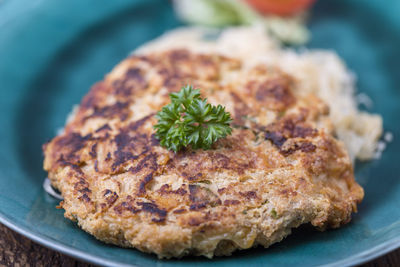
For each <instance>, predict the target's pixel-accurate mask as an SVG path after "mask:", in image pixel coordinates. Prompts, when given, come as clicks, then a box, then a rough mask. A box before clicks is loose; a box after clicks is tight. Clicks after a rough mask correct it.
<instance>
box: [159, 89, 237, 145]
mask: <svg viewBox="0 0 400 267" xmlns="http://www.w3.org/2000/svg"><path fill="white" fill-rule="evenodd" d="M170 99H171V103H170V104H168V105H166V106H164V107H163V108H162V109H161V111H159V112H158V113H157V115H156V118H157V119H158V123H157V124H156V125H155V126H154V129H155V130H156V137H157V138H158V139H159V140H160V144H161V146H163V147H165V148H167V149H169V150H173V151H175V152H178V151H179V150H181V149H182V148H183V147H187V146H191V147H192V148H193V149H200V148H201V149H210V148H211V146H212V144H213V143H215V142H216V141H217V140H218V139H219V138H223V137H226V136H227V135H230V134H231V133H232V128H231V127H230V123H231V121H232V119H231V115H230V114H229V112H226V111H225V108H224V107H223V106H221V105H218V106H213V105H211V104H209V103H207V99H202V98H201V97H200V90H198V89H193V87H192V86H190V85H187V86H185V87H182V89H181V90H180V91H179V92H177V93H172V94H170Z"/></svg>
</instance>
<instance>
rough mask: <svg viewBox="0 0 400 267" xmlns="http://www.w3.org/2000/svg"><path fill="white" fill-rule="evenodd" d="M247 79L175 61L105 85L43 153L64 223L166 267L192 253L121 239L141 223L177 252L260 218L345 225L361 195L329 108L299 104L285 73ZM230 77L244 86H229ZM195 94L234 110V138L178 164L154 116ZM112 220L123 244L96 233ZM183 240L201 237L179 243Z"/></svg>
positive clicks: (143, 65)
mask: <svg viewBox="0 0 400 267" xmlns="http://www.w3.org/2000/svg"><path fill="white" fill-rule="evenodd" d="M241 68H242V67H241V63H240V62H239V61H237V60H234V59H229V58H226V57H222V56H218V55H201V54H193V53H190V52H189V51H186V50H173V51H168V52H164V53H158V54H151V55H146V56H143V55H142V56H132V57H130V58H128V59H126V60H125V61H123V62H122V63H121V64H120V65H119V66H118V67H117V68H116V69H115V70H114V71H113V72H112V73H111V74H110V75H108V76H107V77H106V78H105V79H104V81H101V82H99V83H97V84H95V85H94V86H93V87H92V89H91V90H90V92H89V93H88V94H87V95H86V96H85V97H84V99H83V100H82V102H81V105H80V107H79V110H78V112H77V114H76V116H75V118H74V119H73V120H72V121H71V122H70V123H69V124H68V125H66V128H65V132H64V133H63V134H61V135H59V136H57V137H55V138H54V139H53V140H52V141H51V142H49V143H48V144H47V145H45V146H44V148H43V149H44V153H45V162H44V168H45V170H46V171H48V172H49V177H50V178H51V180H52V183H53V185H55V186H56V187H57V188H59V189H60V190H61V192H62V193H63V196H64V198H65V200H64V202H63V204H60V205H62V207H63V208H64V209H65V210H66V216H67V217H68V218H71V219H73V220H78V221H79V223H80V225H81V226H82V227H83V228H84V229H85V230H86V231H89V232H91V233H93V234H94V235H96V236H97V237H98V238H99V239H102V240H105V241H107V242H112V243H117V244H120V245H123V246H135V247H138V248H139V249H141V250H143V251H154V252H156V253H158V254H160V255H164V256H165V255H167V256H168V255H172V256H181V255H183V254H185V253H188V251H192V250H191V249H192V248H190V245H187V247H186V248H182V250H179V252H173V251H172V250H173V249H171V248H169V246H168V245H167V244H168V242H172V241H171V240H172V239H173V238H172V239H171V236H169V237H163V236H160V237H159V239H158V241H157V242H161V243H162V244H164V243H165V247H160V245H155V244H156V243H157V242H156V241H154V242H155V243H154V244H153V243H152V241H151V240H153V239H151V238H150V239H148V240H147V241H145V240H142V241H140V240H141V239H140V238H139V237H140V236H141V235H140V234H139V232H140V231H139V230H135V231H139V232H137V233H136V234H133V235H132V236H129V237H127V236H125V237H121V233H124V232H125V233H130V230H129V229H131V228H132V229H136V228H135V226H134V225H133V226H129V225H130V223H131V222H135V223H137V224H139V225H142V226H143V225H145V226H146V227H150V226H151V225H154V226H156V227H159V228H157V229H164V228H161V226H164V227H165V226H167V225H172V226H173V227H178V228H179V229H181V230H180V232H179V234H177V236H180V237H179V238H182V240H181V241H176V240H175V239H173V240H175V241H173V242H178V243H179V242H181V243H179V244H189V243H185V242H187V240H188V238H189V239H190V238H194V237H193V236H196V234H195V233H197V232H198V233H201V234H202V235H204V238H206V237H210V236H213V235H216V234H218V233H221V231H224V230H226V231H231V232H232V235H233V233H234V232H235V231H236V230H237V229H239V228H240V229H242V228H243V227H244V228H243V229H248V227H250V226H249V225H252V223H254V222H253V220H255V218H256V217H249V216H250V215H247V214H253V213H252V212H254V210H255V209H267V207H268V209H269V208H271V207H272V208H273V210H274V212H272V214H273V215H270V213H265V214H267V215H262V216H267V217H266V218H268V220H270V219H271V218H272V219H276V218H289V217H290V218H291V219H290V220H291V224H290V223H289V224H288V225H293V226H292V227H295V226H297V225H298V224H300V223H304V222H311V223H312V224H313V225H315V226H317V227H319V228H321V229H324V228H326V227H327V226H331V227H338V226H339V225H341V224H343V223H347V222H348V221H349V220H350V216H351V213H352V212H354V211H356V204H357V203H359V202H360V201H361V199H362V197H363V191H362V188H361V187H360V186H359V185H358V184H357V183H356V182H355V181H354V176H353V170H352V165H351V162H350V160H349V157H348V155H347V152H346V151H345V149H344V148H343V145H342V144H341V143H340V142H338V141H337V140H336V139H334V137H333V136H332V135H331V133H330V132H327V129H329V127H326V128H324V127H323V122H324V121H326V120H327V115H328V112H327V109H326V105H324V104H323V103H322V102H321V100H319V99H318V98H316V97H315V96H310V97H308V98H304V97H303V96H300V95H298V94H296V90H294V88H295V86H296V81H294V80H293V79H292V78H291V77H289V76H288V75H286V74H284V73H282V72H281V71H280V70H278V69H271V68H266V67H264V66H256V67H255V68H253V69H250V70H248V71H245V70H242V69H241ZM230 71H231V72H233V71H241V72H243V75H241V76H239V77H238V80H235V81H232V82H231V83H226V82H224V83H221V81H222V79H223V77H224V75H225V73H227V72H230ZM149 73H150V74H149ZM189 82H190V83H192V84H194V85H196V86H200V87H201V88H202V91H201V93H202V95H204V96H205V97H207V98H209V100H210V101H211V102H213V103H220V104H223V105H226V107H227V109H228V111H230V112H231V113H232V116H233V118H234V125H235V128H234V130H233V134H232V136H229V137H228V138H225V139H223V140H220V141H218V142H217V143H216V144H214V146H213V149H211V150H207V151H203V150H197V151H193V150H191V149H190V148H188V149H186V150H184V151H181V152H179V153H176V154H174V153H172V152H170V151H167V150H165V149H164V148H162V147H160V146H159V143H158V140H157V139H156V138H155V136H154V130H153V129H152V126H153V125H154V123H155V122H156V121H155V118H154V114H155V113H156V112H157V110H159V109H160V108H161V106H163V105H164V104H166V103H167V102H168V93H169V92H171V91H177V90H179V89H180V87H181V86H183V85H185V84H186V83H189ZM148 96H152V98H150V100H149V98H146V97H148ZM146 101H147V102H146ZM143 103H146V104H143ZM143 106H145V107H146V110H145V111H143V109H142V108H143ZM263 114H272V115H271V116H272V117H271V116H270V117H268V118H266V117H265V116H264V115H263ZM321 125H322V126H321ZM273 173H277V175H276V176H273V175H272V174H273ZM271 175H272V176H271ZM168 177H172V178H168ZM221 177H224V178H221ZM261 177H262V178H261ZM163 179H164V180H165V181H167V182H163V181H164V180H163ZM267 181H268V182H267ZM175 183H178V185H176V184H175ZM317 199H323V201H322V202H318V201H317ZM293 203H303V204H301V205H303V206H301V207H300V208H299V210H300V212H301V214H302V215H299V214H297V213H296V212H299V211H294V210H292V206H293V205H294V204H293ZM290 214H293V216H289V215H290ZM254 216H256V215H254ZM259 216H261V215H259ZM285 216H286V217H285ZM296 216H297V217H296ZM299 216H300V217H299ZM275 217H276V218H275ZM110 218H114V219H112V220H115V218H120V220H118V221H120V222H121V225H119V226H118V227H119V230H118V231H119V232H118V233H114V232H113V231H111V230H109V228H108V227H109V226H107V225H108V224H107V223H106V224H102V223H100V222H98V220H102V221H103V220H104V221H106V220H108V221H109V220H111V219H110ZM260 218H261V217H260ZM262 218H264V217H262ZM296 218H297V219H296ZM298 218H302V219H301V220H299V219H298ZM276 220H277V222H278V219H276ZM288 220H289V219H288ZM94 221H96V223H94ZM124 223H125V225H126V226H124ZM261 225H263V224H262V223H261V222H260V223H259V224H257V225H255V226H254V227H255V228H257V229H258V230H257V231H258V232H257V233H258V234H257V235H259V236H260V237H259V238H258V239H257V240H259V241H257V242H258V243H261V244H263V245H265V246H267V245H269V244H270V243H272V242H275V241H277V240H274V239H271V240H270V241H268V242H267V241H265V240H268V239H267V237H266V236H268V235H272V233H274V231H275V232H276V231H278V229H280V227H281V228H282V227H283V226H276V227H275V228H274V227H271V228H268V229H270V230H268V229H263V228H262V227H261ZM129 227H131V228H129ZM146 229H147V228H146ZM152 229H153V228H152ZM173 229H175V228H173ZM185 229H191V230H190V232H191V233H192V235H193V236H192V235H190V234H188V235H185V236H184V237H183V236H181V235H183V233H186V232H185V231H186V230H185ZM235 229H236V230H235ZM274 229H275V230H274ZM153 230H154V229H153ZM246 231H247V230H246ZM255 231H256V230H255ZM268 231H272V232H268ZM177 233H178V232H177ZM142 235H144V234H143V233H142ZM152 238H153V237H152ZM163 238H165V239H163ZM177 238H178V237H177ZM135 240H136V241H135ZM168 240H169V241H168ZM184 240H186V241H184ZM263 240H264V241H263ZM254 242H255V241H254ZM257 242H255V243H252V244H253V245H255V244H257ZM161 243H160V244H161ZM174 244H175V243H174ZM185 249H186V250H185ZM170 250H171V251H170ZM198 250H199V251H200V250H201V249H198ZM183 251H186V252H183ZM182 253H183V254H182ZM204 253H205V252H204ZM204 253H203V254H204ZM207 253H209V252H207ZM199 254H202V253H199Z"/></svg>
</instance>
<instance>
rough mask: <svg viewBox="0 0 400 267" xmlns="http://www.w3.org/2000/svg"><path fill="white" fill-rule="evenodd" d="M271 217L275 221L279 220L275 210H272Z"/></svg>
mask: <svg viewBox="0 0 400 267" xmlns="http://www.w3.org/2000/svg"><path fill="white" fill-rule="evenodd" d="M271 217H272V218H274V219H277V218H278V213H277V212H276V210H275V209H272V210H271Z"/></svg>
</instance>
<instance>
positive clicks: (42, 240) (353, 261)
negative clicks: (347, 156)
mask: <svg viewBox="0 0 400 267" xmlns="http://www.w3.org/2000/svg"><path fill="white" fill-rule="evenodd" d="M0 223H1V224H3V225H5V226H6V227H8V228H9V229H11V230H13V231H15V232H17V233H19V234H21V235H23V236H24V237H26V238H28V239H30V240H32V241H34V242H36V243H38V244H40V245H42V246H44V247H46V248H48V249H51V250H54V251H57V252H60V253H62V254H65V255H67V256H70V257H73V258H75V259H78V260H82V261H84V262H88V263H93V264H96V265H99V266H116V267H117V266H135V267H140V266H141V265H137V264H126V263H121V262H118V261H114V260H110V259H107V258H105V257H102V256H97V255H95V254H92V253H90V252H83V251H81V250H79V249H76V248H74V247H72V246H70V245H65V244H62V243H61V242H58V241H56V240H51V239H49V238H48V237H47V236H46V235H44V234H41V233H37V232H35V231H32V230H29V229H27V227H24V226H23V225H19V224H17V223H15V222H13V221H12V220H10V219H9V218H8V217H7V216H6V215H5V214H4V213H3V212H2V211H0ZM397 248H400V236H396V237H393V238H390V239H389V240H387V241H385V242H383V243H381V244H378V245H375V246H373V247H371V248H370V249H367V250H364V251H362V252H359V253H357V254H355V255H353V256H350V257H347V258H344V259H342V260H339V261H336V262H331V263H327V264H323V265H318V266H324V267H336V266H355V265H359V264H363V263H366V262H368V261H371V260H373V259H376V258H378V257H380V256H382V255H385V254H387V253H389V252H391V251H393V250H395V249H397ZM133 249H134V248H133ZM142 253H144V252H142Z"/></svg>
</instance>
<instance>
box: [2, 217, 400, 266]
mask: <svg viewBox="0 0 400 267" xmlns="http://www.w3.org/2000/svg"><path fill="white" fill-rule="evenodd" d="M0 266H21V267H25V266H35V267H36V266H67V267H68V266H77V267H78V266H79V267H88V266H93V265H91V264H87V263H84V262H80V261H77V260H75V259H73V258H71V257H68V256H65V255H63V254H61V253H59V252H55V251H53V250H50V249H47V248H45V247H43V246H41V245H38V244H36V243H34V242H32V241H31V240H29V239H27V238H25V237H23V236H22V235H20V234H17V233H15V232H14V231H12V230H10V229H8V228H7V227H5V226H4V225H1V224H0ZM362 266H363V267H381V266H382V267H383V266H385V267H386V266H400V249H398V250H396V251H394V252H392V253H389V254H388V255H385V256H382V257H380V258H378V259H376V260H374V261H371V262H369V263H367V264H364V265H362Z"/></svg>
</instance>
